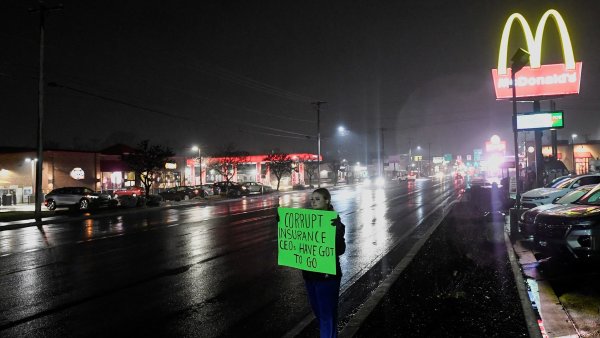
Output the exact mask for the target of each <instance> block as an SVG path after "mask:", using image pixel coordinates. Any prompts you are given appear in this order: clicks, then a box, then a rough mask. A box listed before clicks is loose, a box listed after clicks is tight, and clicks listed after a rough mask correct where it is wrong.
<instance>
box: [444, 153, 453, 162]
mask: <svg viewBox="0 0 600 338" xmlns="http://www.w3.org/2000/svg"><path fill="white" fill-rule="evenodd" d="M444 161H446V162H450V161H452V154H444Z"/></svg>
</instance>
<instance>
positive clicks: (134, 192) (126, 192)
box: [113, 186, 146, 197]
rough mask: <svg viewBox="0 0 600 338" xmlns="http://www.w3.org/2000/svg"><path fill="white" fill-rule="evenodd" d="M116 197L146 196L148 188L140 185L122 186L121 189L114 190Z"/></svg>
mask: <svg viewBox="0 0 600 338" xmlns="http://www.w3.org/2000/svg"><path fill="white" fill-rule="evenodd" d="M113 194H114V197H119V196H133V197H136V196H144V195H145V194H146V189H144V188H143V187H139V186H134V187H125V188H121V189H117V190H115V191H114V192H113Z"/></svg>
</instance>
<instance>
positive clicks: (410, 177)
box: [406, 171, 417, 181]
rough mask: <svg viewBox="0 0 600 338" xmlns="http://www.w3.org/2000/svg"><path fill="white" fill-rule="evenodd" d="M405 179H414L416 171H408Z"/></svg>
mask: <svg viewBox="0 0 600 338" xmlns="http://www.w3.org/2000/svg"><path fill="white" fill-rule="evenodd" d="M406 179H407V180H409V181H414V180H416V179H417V172H416V171H409V172H408V174H407V175H406Z"/></svg>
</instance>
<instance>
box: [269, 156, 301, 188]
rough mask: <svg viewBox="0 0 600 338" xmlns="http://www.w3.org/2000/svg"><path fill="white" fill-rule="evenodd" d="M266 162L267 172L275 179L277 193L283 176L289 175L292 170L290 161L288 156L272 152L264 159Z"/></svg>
mask: <svg viewBox="0 0 600 338" xmlns="http://www.w3.org/2000/svg"><path fill="white" fill-rule="evenodd" d="M264 160H265V161H266V162H267V166H268V167H269V170H270V171H271V173H273V175H275V177H276V178H277V191H279V183H280V182H281V178H283V177H284V176H285V175H290V174H291V173H292V171H294V168H293V167H292V159H291V158H290V155H289V154H286V153H282V152H273V153H271V154H269V155H268V156H267V157H265V159H264Z"/></svg>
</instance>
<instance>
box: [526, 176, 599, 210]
mask: <svg viewBox="0 0 600 338" xmlns="http://www.w3.org/2000/svg"><path fill="white" fill-rule="evenodd" d="M598 183H600V174H591V175H581V176H575V177H573V178H569V179H566V180H563V181H560V182H559V183H558V184H557V185H555V187H551V188H545V187H544V188H537V189H533V190H529V191H527V192H525V193H524V194H523V195H522V196H521V205H522V206H523V207H524V208H535V207H537V206H540V205H544V204H550V203H552V201H554V200H555V199H556V198H557V197H562V196H564V195H566V194H567V193H568V192H569V191H571V190H573V189H575V188H578V187H581V186H584V185H588V184H598Z"/></svg>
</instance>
